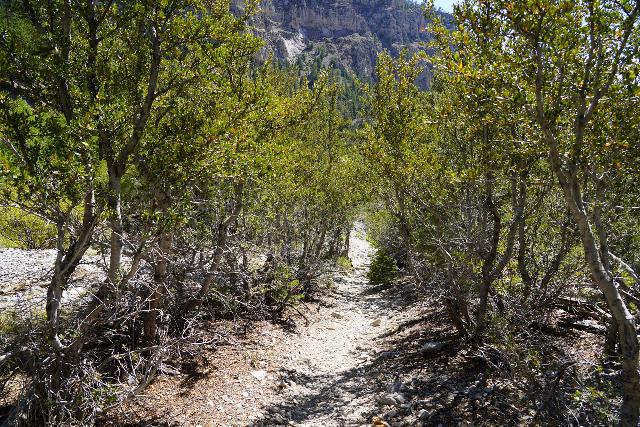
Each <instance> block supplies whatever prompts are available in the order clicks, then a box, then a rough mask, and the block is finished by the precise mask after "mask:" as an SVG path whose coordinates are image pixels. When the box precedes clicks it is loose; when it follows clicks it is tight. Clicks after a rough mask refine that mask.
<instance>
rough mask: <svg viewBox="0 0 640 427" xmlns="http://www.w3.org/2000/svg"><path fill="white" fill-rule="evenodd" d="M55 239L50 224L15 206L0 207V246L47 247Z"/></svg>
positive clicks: (53, 244) (52, 244) (19, 247)
mask: <svg viewBox="0 0 640 427" xmlns="http://www.w3.org/2000/svg"><path fill="white" fill-rule="evenodd" d="M55 241H56V229H55V227H54V226H53V225H52V224H50V223H48V222H46V221H44V220H43V219H41V218H38V217H37V216H35V215H31V214H28V213H26V212H24V211H22V210H20V209H17V208H0V247H10V248H17V249H49V248H53V247H55Z"/></svg>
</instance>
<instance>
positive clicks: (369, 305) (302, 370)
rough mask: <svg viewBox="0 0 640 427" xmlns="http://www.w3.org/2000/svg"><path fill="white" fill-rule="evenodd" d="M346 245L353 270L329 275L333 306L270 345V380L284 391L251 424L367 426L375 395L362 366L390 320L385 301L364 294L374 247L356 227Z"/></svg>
mask: <svg viewBox="0 0 640 427" xmlns="http://www.w3.org/2000/svg"><path fill="white" fill-rule="evenodd" d="M350 248H351V249H350V254H349V256H350V258H351V261H352V263H353V267H354V269H353V272H352V273H351V274H348V275H347V274H338V275H336V276H335V277H334V282H335V284H336V287H337V290H336V292H335V300H334V301H333V304H332V306H331V307H328V308H325V309H323V310H322V311H321V316H322V317H321V318H319V319H314V321H313V322H312V323H311V324H310V325H309V326H307V327H305V328H303V329H301V330H300V331H299V333H298V334H290V335H286V336H285V337H284V339H283V340H282V341H280V342H279V343H278V345H277V346H276V347H275V348H273V349H272V354H274V356H275V357H274V359H272V360H271V361H270V365H271V367H272V369H273V368H276V369H277V372H278V374H277V375H276V376H275V378H276V379H278V380H279V384H278V385H279V386H280V387H282V388H283V389H284V390H283V393H282V397H284V399H283V400H282V401H280V402H274V403H273V404H272V405H271V408H270V410H269V412H268V414H266V415H265V416H263V418H262V419H261V420H258V421H257V422H256V423H255V424H257V425H265V426H266V425H273V424H274V422H277V423H283V424H285V423H288V424H289V425H296V426H309V427H311V426H320V425H321V426H327V427H331V426H352V425H354V426H355V425H370V424H371V423H370V419H371V418H370V414H371V413H372V411H373V410H374V407H375V397H376V396H375V395H373V394H372V393H371V392H370V384H369V382H371V381H372V380H373V379H372V378H370V376H369V375H367V366H369V363H370V362H371V358H372V357H374V354H376V353H377V349H376V348H375V342H374V341H375V339H376V338H377V337H378V336H380V335H381V334H382V333H383V332H384V331H385V329H386V328H388V327H390V326H391V325H392V324H395V321H394V320H392V319H391V318H389V317H388V314H390V313H391V312H390V310H388V302H387V301H386V300H384V299H382V298H381V297H380V296H379V294H367V292H366V291H367V278H366V275H367V272H368V270H369V266H370V262H371V257H372V254H373V249H372V248H371V246H370V244H369V243H368V242H367V241H366V239H365V235H364V231H363V229H362V228H361V227H359V228H357V229H356V230H355V232H354V233H352V237H351V242H350ZM282 397H281V398H282ZM367 421H369V422H368V423H367Z"/></svg>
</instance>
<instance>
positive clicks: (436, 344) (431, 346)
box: [420, 341, 446, 353]
mask: <svg viewBox="0 0 640 427" xmlns="http://www.w3.org/2000/svg"><path fill="white" fill-rule="evenodd" d="M445 345H446V344H445V343H443V342H440V341H433V342H428V343H426V344H425V345H423V346H422V347H420V351H421V352H423V353H436V352H438V351H440V350H442V349H443V348H444V346H445Z"/></svg>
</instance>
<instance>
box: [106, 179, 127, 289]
mask: <svg viewBox="0 0 640 427" xmlns="http://www.w3.org/2000/svg"><path fill="white" fill-rule="evenodd" d="M109 191H110V195H109V208H110V209H111V212H110V213H111V218H110V221H109V222H110V226H111V242H110V252H109V270H108V272H107V279H109V282H111V284H112V285H116V284H117V283H118V280H119V276H120V267H121V264H122V247H123V244H122V233H123V226H122V206H121V193H122V176H121V174H120V173H119V172H118V171H117V170H116V168H115V167H111V168H109Z"/></svg>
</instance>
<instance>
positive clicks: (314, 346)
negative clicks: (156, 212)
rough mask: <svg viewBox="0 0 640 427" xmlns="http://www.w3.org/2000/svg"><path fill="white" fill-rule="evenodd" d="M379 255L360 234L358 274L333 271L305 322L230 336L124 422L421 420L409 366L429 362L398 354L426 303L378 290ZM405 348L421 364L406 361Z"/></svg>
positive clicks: (305, 425)
mask: <svg viewBox="0 0 640 427" xmlns="http://www.w3.org/2000/svg"><path fill="white" fill-rule="evenodd" d="M373 252H374V251H373V249H372V247H371V246H370V244H369V243H368V242H367V241H366V239H365V235H364V232H363V230H356V232H354V233H352V237H351V242H350V254H349V256H350V259H351V261H352V264H353V270H352V271H350V272H345V271H340V272H335V273H334V274H333V277H332V281H333V283H334V287H333V290H332V292H330V295H328V296H325V297H324V298H323V299H322V301H321V302H320V303H319V304H317V305H310V306H306V307H304V308H303V309H302V312H303V313H305V317H306V318H307V321H305V319H304V318H298V319H297V320H296V326H295V328H293V330H291V328H287V327H282V326H278V325H274V324H272V323H269V322H263V323H260V324H258V325H253V328H254V329H253V331H252V332H249V333H247V336H246V337H244V338H241V339H237V341H236V340H235V339H234V338H233V333H230V334H229V335H227V337H228V339H229V340H230V345H226V346H222V347H220V346H218V347H216V348H215V350H214V351H213V352H212V353H211V354H210V355H208V356H205V357H203V358H202V359H201V360H198V361H196V362H194V363H192V364H190V365H188V366H185V365H184V364H183V366H182V367H181V369H180V373H179V374H176V375H175V376H167V377H164V378H161V379H159V380H158V381H157V382H156V383H155V384H153V385H152V386H151V387H150V388H149V389H147V391H146V392H145V395H144V396H140V397H139V398H138V399H136V402H135V405H134V407H133V408H127V409H126V410H125V413H126V414H127V415H126V417H127V418H128V419H129V420H130V419H131V415H132V414H135V415H134V418H135V419H138V420H140V419H141V418H142V419H143V421H142V422H138V421H137V422H136V423H133V424H132V423H128V424H127V423H125V425H130V426H133V425H135V426H139V425H160V426H194V427H195V426H200V427H206V426H252V427H266V426H278V425H289V426H299V427H312V426H313V427H316V426H325V427H338V426H371V425H372V420H376V419H377V418H376V417H380V418H381V419H388V420H392V419H393V418H394V417H396V416H400V415H402V414H404V415H402V416H401V417H400V419H397V420H396V422H392V424H391V425H393V426H412V425H421V422H420V420H419V418H418V417H419V415H420V411H419V408H418V409H416V408H413V407H412V403H411V401H410V400H411V388H412V387H413V386H414V385H415V384H412V381H414V382H415V381H416V380H417V378H412V377H411V375H409V376H408V377H407V375H404V377H403V371H404V372H405V373H409V374H410V372H409V371H410V366H418V365H420V366H424V358H423V355H421V354H420V349H419V347H417V348H415V349H413V350H412V347H415V345H413V346H412V345H407V344H405V343H403V344H401V345H402V347H403V348H404V349H405V351H402V352H400V351H396V349H398V348H401V347H400V345H399V343H398V342H395V341H394V340H395V339H396V338H397V337H398V333H399V331H401V330H405V329H406V330H407V331H408V330H409V329H407V327H408V326H414V325H416V324H417V323H418V322H417V321H416V320H415V319H416V318H418V317H419V314H417V313H418V312H420V309H421V307H419V304H418V305H416V304H414V305H409V304H407V303H406V301H407V300H410V299H411V298H406V295H404V296H402V295H396V292H391V293H390V292H372V289H371V286H370V285H368V283H367V278H366V275H367V272H368V270H369V266H370V263H371V258H372V255H373ZM398 294H399V293H398ZM216 328H217V329H219V328H220V326H219V325H217V326H216ZM407 349H408V350H409V353H414V354H416V355H417V356H416V357H417V358H418V363H417V364H413V365H412V364H411V363H407V360H406V359H405V358H404V356H405V355H406V353H407V351H406V350H407ZM405 368H407V369H406V371H405ZM407 415H408V417H407ZM423 415H424V413H423ZM117 425H122V423H117ZM379 425H380V426H384V425H386V424H384V423H381V424H379Z"/></svg>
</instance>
